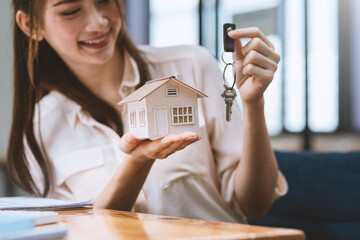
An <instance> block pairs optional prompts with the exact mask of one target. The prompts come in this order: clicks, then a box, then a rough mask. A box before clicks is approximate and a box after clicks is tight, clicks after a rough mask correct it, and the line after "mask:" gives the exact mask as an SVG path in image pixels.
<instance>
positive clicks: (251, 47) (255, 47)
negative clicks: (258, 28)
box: [242, 38, 280, 63]
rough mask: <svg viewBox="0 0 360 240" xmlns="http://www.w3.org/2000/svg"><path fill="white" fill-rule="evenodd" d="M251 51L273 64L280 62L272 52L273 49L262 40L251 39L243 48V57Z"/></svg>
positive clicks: (278, 57)
mask: <svg viewBox="0 0 360 240" xmlns="http://www.w3.org/2000/svg"><path fill="white" fill-rule="evenodd" d="M251 51H257V52H258V53H260V54H261V55H263V56H265V57H268V58H270V59H271V60H273V61H274V62H276V63H278V62H279V61H280V56H279V55H278V54H277V53H276V52H275V51H274V49H273V48H270V47H269V46H268V45H267V44H266V43H265V42H264V41H263V40H262V39H260V38H254V39H251V41H250V42H248V43H247V44H246V45H245V46H244V47H243V48H242V54H243V56H244V57H246V56H247V55H249V54H250V52H251Z"/></svg>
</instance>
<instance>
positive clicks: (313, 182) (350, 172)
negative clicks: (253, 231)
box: [250, 151, 360, 240]
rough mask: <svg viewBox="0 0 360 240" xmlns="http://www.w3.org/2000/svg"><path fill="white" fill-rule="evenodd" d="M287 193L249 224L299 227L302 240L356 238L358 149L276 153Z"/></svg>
mask: <svg viewBox="0 0 360 240" xmlns="http://www.w3.org/2000/svg"><path fill="white" fill-rule="evenodd" d="M275 155H276V157H277V160H278V162H279V169H280V170H281V171H282V173H283V174H284V175H285V177H286V179H287V181H288V184H289V191H288V194H287V195H286V196H284V197H283V198H281V199H279V200H277V201H276V202H275V203H274V205H273V207H272V208H271V209H270V211H269V213H268V214H267V215H266V216H265V217H264V218H263V219H261V220H257V221H250V224H254V225H262V226H273V227H286V228H297V229H302V230H303V231H304V232H305V234H306V239H307V240H314V239H316V240H322V239H326V240H332V239H337V240H348V239H349V240H353V239H354V240H355V239H360V152H326V153H319V152H280V151H276V152H275Z"/></svg>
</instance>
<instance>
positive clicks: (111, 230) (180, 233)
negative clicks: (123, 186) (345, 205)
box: [43, 209, 305, 240]
mask: <svg viewBox="0 0 360 240" xmlns="http://www.w3.org/2000/svg"><path fill="white" fill-rule="evenodd" d="M59 214H60V223H58V224H59V225H66V226H67V227H68V233H67V236H66V238H65V239H69V240H75V239H76V240H79V239H106V240H109V239H156V240H162V239H194V240H195V239H199V240H200V239H277V240H279V239H281V240H284V239H289V240H293V239H294V240H295V239H296V240H304V239H305V236H304V233H303V232H302V231H300V230H295V229H284V228H269V227H258V226H251V225H247V224H234V223H224V222H212V221H204V220H197V219H187V218H176V217H166V216H158V215H151V214H140V213H134V212H123V211H114V210H92V209H87V210H72V211H60V212H59ZM51 225H52V226H54V225H53V224H51ZM43 227H46V226H43Z"/></svg>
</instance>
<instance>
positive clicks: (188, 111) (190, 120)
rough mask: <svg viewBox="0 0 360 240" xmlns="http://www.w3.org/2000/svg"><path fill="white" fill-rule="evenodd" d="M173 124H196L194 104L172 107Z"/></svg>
mask: <svg viewBox="0 0 360 240" xmlns="http://www.w3.org/2000/svg"><path fill="white" fill-rule="evenodd" d="M171 109H172V111H171V113H172V124H173V125H186V124H194V111H193V107H192V106H180V107H172V108H171Z"/></svg>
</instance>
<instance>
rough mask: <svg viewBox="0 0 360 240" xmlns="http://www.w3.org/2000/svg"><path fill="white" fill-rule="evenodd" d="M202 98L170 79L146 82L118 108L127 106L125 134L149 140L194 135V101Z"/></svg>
mask: <svg viewBox="0 0 360 240" xmlns="http://www.w3.org/2000/svg"><path fill="white" fill-rule="evenodd" d="M204 97H207V96H206V95H205V94H204V93H202V92H200V91H198V90H196V89H194V88H193V87H191V86H189V85H187V84H185V83H183V82H182V81H180V80H178V79H176V76H172V77H168V78H162V79H157V80H152V81H149V82H147V83H146V84H145V85H144V86H142V87H141V88H139V89H137V90H136V91H135V92H133V93H132V94H130V95H129V96H127V97H126V98H124V99H123V100H122V101H120V102H119V103H118V104H120V105H121V104H127V107H128V116H129V132H130V133H132V134H134V135H135V136H136V137H138V138H141V139H144V138H149V139H152V140H153V139H157V138H160V137H163V136H166V135H168V134H179V133H182V132H188V131H190V132H195V133H198V129H199V119H198V118H199V116H198V103H197V99H198V98H204Z"/></svg>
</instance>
